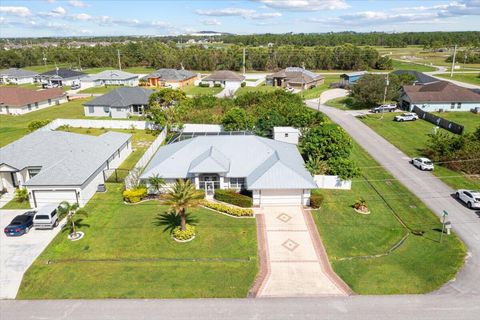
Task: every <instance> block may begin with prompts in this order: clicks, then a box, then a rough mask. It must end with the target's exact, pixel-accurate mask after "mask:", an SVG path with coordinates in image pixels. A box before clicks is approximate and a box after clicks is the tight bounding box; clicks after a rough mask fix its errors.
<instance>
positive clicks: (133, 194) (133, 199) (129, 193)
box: [123, 186, 147, 203]
mask: <svg viewBox="0 0 480 320" xmlns="http://www.w3.org/2000/svg"><path fill="white" fill-rule="evenodd" d="M146 196H147V188H145V187H143V186H142V187H137V188H135V189H129V190H125V191H123V200H125V201H126V202H129V203H137V202H140V200H142V199H143V198H145V197H146Z"/></svg>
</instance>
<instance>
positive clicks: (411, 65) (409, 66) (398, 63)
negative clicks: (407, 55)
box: [392, 60, 437, 72]
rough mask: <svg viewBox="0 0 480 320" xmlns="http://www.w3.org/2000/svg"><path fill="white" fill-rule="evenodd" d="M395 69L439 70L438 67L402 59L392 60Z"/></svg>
mask: <svg viewBox="0 0 480 320" xmlns="http://www.w3.org/2000/svg"><path fill="white" fill-rule="evenodd" d="M392 65H393V70H414V71H418V72H430V71H435V70H437V69H436V68H433V67H430V66H425V65H422V64H417V63H409V62H405V61H400V60H392Z"/></svg>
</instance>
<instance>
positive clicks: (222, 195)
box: [214, 189, 253, 208]
mask: <svg viewBox="0 0 480 320" xmlns="http://www.w3.org/2000/svg"><path fill="white" fill-rule="evenodd" d="M214 198H215V199H216V200H218V201H222V202H226V203H230V204H233V205H235V206H239V207H242V208H250V207H251V206H252V205H253V200H252V198H250V197H248V196H244V195H243V194H239V193H236V192H235V191H233V190H222V189H218V190H215V195H214Z"/></svg>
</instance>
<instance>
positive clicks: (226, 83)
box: [202, 70, 245, 92]
mask: <svg viewBox="0 0 480 320" xmlns="http://www.w3.org/2000/svg"><path fill="white" fill-rule="evenodd" d="M244 80H245V77H244V76H242V75H240V74H238V73H236V72H233V71H228V70H220V71H215V72H214V73H212V74H210V75H208V76H206V77H205V78H203V79H202V82H203V83H208V84H209V85H210V86H211V87H213V86H215V85H220V86H221V87H222V88H225V89H226V90H232V91H233V92H235V91H236V90H237V89H238V88H240V86H241V85H242V82H243V81H244Z"/></svg>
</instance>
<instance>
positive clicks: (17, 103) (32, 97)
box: [0, 87, 68, 115]
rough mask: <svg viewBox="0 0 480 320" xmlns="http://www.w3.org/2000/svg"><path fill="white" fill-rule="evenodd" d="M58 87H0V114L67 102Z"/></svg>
mask: <svg viewBox="0 0 480 320" xmlns="http://www.w3.org/2000/svg"><path fill="white" fill-rule="evenodd" d="M67 101H68V100H67V95H66V93H65V92H64V91H63V90H62V89H60V88H52V89H46V90H31V89H27V88H21V87H2V88H0V114H16V115H18V114H24V113H28V112H31V111H35V110H39V109H43V108H47V107H50V106H54V105H59V104H61V103H65V102H67Z"/></svg>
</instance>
